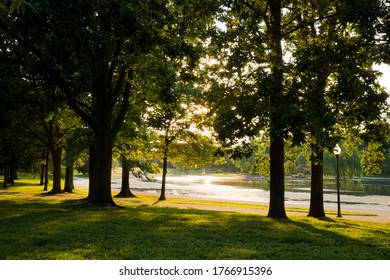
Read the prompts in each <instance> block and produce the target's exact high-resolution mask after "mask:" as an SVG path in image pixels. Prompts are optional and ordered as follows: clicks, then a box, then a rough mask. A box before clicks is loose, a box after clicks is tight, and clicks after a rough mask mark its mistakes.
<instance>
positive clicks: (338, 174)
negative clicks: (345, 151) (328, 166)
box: [333, 144, 342, 218]
mask: <svg viewBox="0 0 390 280" xmlns="http://www.w3.org/2000/svg"><path fill="white" fill-rule="evenodd" d="M333 153H334V154H335V155H336V187H337V217H339V218H341V217H342V216H341V207H340V172H339V156H340V154H341V148H340V146H339V144H336V146H335V147H334V149H333Z"/></svg>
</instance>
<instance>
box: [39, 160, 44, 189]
mask: <svg viewBox="0 0 390 280" xmlns="http://www.w3.org/2000/svg"><path fill="white" fill-rule="evenodd" d="M44 179H45V164H44V163H43V162H42V164H41V181H40V183H39V185H40V186H43V184H44Z"/></svg>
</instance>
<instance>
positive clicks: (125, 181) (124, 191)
mask: <svg viewBox="0 0 390 280" xmlns="http://www.w3.org/2000/svg"><path fill="white" fill-rule="evenodd" d="M129 174H130V168H129V164H128V163H127V160H126V158H125V157H122V186H121V191H120V192H119V193H118V194H117V195H116V196H115V197H137V196H136V195H134V194H133V193H132V192H131V190H130V183H129V179H130V176H129Z"/></svg>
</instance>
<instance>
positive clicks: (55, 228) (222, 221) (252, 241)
mask: <svg viewBox="0 0 390 280" xmlns="http://www.w3.org/2000/svg"><path fill="white" fill-rule="evenodd" d="M76 191H77V192H76V193H75V194H61V195H57V196H47V195H44V192H42V186H39V185H38V184H37V183H36V181H24V180H23V181H22V182H18V183H17V185H16V186H14V187H9V188H8V189H5V190H4V189H0V259H387V260H388V259H389V258H390V228H389V224H385V223H371V222H358V221H350V220H346V219H342V220H339V219H337V220H333V219H329V218H328V219H324V220H318V219H313V218H307V217H303V216H294V215H291V216H290V215H289V219H281V220H278V219H269V218H266V217H265V216H264V215H255V214H244V213H232V212H220V211H202V210H196V209H177V208H173V207H153V206H152V203H151V202H156V197H152V196H139V197H138V198H135V199H124V200H123V199H121V200H118V204H120V205H121V206H123V207H121V208H118V209H115V208H103V209H102V208H99V207H94V206H87V205H85V203H83V202H82V200H81V199H82V198H85V196H86V193H87V191H86V190H76ZM169 201H171V199H169ZM172 201H175V203H186V200H181V199H176V198H175V199H172ZM191 202H197V203H206V202H204V201H203V200H202V201H191ZM163 203H166V205H167V206H168V205H169V204H168V201H167V202H163ZM221 203H222V202H221ZM162 205H164V204H162ZM233 205H237V204H235V203H233ZM238 205H240V204H238ZM230 206H232V205H230Z"/></svg>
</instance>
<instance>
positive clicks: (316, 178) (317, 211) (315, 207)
mask: <svg viewBox="0 0 390 280" xmlns="http://www.w3.org/2000/svg"><path fill="white" fill-rule="evenodd" d="M323 157H324V150H323V149H322V148H315V147H312V153H311V190H310V209H309V214H308V216H309V217H315V218H323V217H325V211H324V191H323V189H324V180H323V176H324V165H323Z"/></svg>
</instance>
